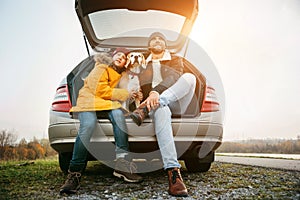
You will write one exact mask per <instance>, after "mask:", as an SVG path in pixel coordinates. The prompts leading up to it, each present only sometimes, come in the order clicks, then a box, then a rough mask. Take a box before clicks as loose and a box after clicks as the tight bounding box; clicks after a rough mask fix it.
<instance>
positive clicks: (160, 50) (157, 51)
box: [149, 47, 164, 54]
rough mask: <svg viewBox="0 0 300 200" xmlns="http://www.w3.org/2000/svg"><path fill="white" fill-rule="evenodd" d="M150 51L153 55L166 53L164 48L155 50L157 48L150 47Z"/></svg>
mask: <svg viewBox="0 0 300 200" xmlns="http://www.w3.org/2000/svg"><path fill="white" fill-rule="evenodd" d="M149 50H150V51H152V53H154V54H160V53H162V52H163V51H164V49H163V48H155V47H150V48H149Z"/></svg>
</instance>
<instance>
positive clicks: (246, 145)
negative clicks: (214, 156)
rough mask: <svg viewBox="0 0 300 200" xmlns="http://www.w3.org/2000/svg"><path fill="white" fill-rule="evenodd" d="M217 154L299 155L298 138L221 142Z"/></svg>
mask: <svg viewBox="0 0 300 200" xmlns="http://www.w3.org/2000/svg"><path fill="white" fill-rule="evenodd" d="M217 152H218V153H276V154H300V138H299V137H298V139H297V140H292V139H290V140H280V139H263V140H244V141H236V142H223V143H222V145H221V146H220V147H219V148H218V150H217Z"/></svg>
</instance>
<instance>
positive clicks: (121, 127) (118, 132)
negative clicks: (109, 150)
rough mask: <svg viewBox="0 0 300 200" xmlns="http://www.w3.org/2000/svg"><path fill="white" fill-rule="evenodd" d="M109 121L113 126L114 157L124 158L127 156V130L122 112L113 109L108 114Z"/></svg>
mask: <svg viewBox="0 0 300 200" xmlns="http://www.w3.org/2000/svg"><path fill="white" fill-rule="evenodd" d="M108 117H109V120H110V121H111V123H112V125H113V131H114V137H115V143H116V154H117V155H116V157H117V158H119V157H124V156H125V155H127V154H128V150H129V144H128V130H127V125H126V121H125V117H124V114H123V112H122V110H120V109H115V110H111V111H110V112H109V113H108Z"/></svg>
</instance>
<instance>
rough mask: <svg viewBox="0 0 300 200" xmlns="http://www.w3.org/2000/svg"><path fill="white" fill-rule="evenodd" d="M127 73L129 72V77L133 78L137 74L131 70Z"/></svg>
mask: <svg viewBox="0 0 300 200" xmlns="http://www.w3.org/2000/svg"><path fill="white" fill-rule="evenodd" d="M128 74H129V77H130V78H131V79H133V78H134V77H135V76H138V75H139V74H138V73H135V72H132V71H128Z"/></svg>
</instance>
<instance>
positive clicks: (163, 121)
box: [151, 106, 181, 169]
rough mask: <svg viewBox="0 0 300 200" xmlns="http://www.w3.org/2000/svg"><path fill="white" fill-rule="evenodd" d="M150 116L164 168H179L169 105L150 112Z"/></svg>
mask: <svg viewBox="0 0 300 200" xmlns="http://www.w3.org/2000/svg"><path fill="white" fill-rule="evenodd" d="M151 117H152V118H153V120H154V127H155V133H156V138H157V142H158V146H159V149H160V152H161V156H162V159H163V164H164V169H168V168H173V167H178V168H180V167H181V166H180V164H179V162H178V160H177V152H176V148H175V143H174V138H173V130H172V125H171V111H170V109H169V107H168V106H161V107H159V108H157V109H156V110H155V111H154V112H153V113H151Z"/></svg>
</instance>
